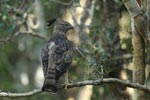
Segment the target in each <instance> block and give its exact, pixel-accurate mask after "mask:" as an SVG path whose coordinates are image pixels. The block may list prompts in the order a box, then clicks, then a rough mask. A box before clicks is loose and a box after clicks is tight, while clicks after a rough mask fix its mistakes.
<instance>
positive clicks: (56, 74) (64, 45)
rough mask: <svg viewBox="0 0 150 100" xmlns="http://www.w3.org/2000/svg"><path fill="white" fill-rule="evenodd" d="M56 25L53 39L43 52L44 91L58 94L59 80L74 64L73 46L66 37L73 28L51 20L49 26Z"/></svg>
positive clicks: (59, 21) (68, 24)
mask: <svg viewBox="0 0 150 100" xmlns="http://www.w3.org/2000/svg"><path fill="white" fill-rule="evenodd" d="M54 22H55V23H56V24H55V26H54V30H53V33H52V36H51V38H50V39H49V41H48V42H47V43H46V45H45V46H44V47H43V49H42V52H41V57H42V63H43V72H44V78H45V80H44V84H43V87H42V91H46V92H56V91H57V88H58V80H59V78H60V77H61V76H62V75H63V74H64V73H65V72H66V71H67V70H68V68H69V66H70V65H71V62H72V53H73V50H72V45H73V43H72V42H71V41H69V40H68V39H67V37H66V33H67V31H68V30H70V29H73V26H72V25H71V24H70V23H68V22H66V21H64V20H62V19H60V18H57V19H56V20H55V19H54V20H50V21H49V25H51V24H52V23H54Z"/></svg>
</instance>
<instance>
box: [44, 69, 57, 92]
mask: <svg viewBox="0 0 150 100" xmlns="http://www.w3.org/2000/svg"><path fill="white" fill-rule="evenodd" d="M52 71H53V70H49V72H48V74H47V75H46V77H45V81H44V84H43V87H42V91H46V92H53V93H55V92H56V91H57V80H56V79H55V73H54V72H52Z"/></svg>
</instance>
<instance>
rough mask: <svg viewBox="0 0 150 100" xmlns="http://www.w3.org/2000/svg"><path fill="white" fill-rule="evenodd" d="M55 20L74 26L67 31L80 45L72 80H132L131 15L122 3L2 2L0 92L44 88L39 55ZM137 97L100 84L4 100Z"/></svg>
mask: <svg viewBox="0 0 150 100" xmlns="http://www.w3.org/2000/svg"><path fill="white" fill-rule="evenodd" d="M56 16H57V17H61V18H62V19H64V20H66V21H68V22H69V23H71V24H72V25H73V26H74V28H75V29H74V30H73V31H69V32H68V33H67V34H68V35H67V36H68V38H69V39H70V40H71V41H73V42H74V43H75V44H76V47H74V49H75V52H74V60H73V62H72V66H71V68H70V70H69V80H70V82H79V81H85V80H96V79H102V78H103V77H104V78H110V77H114V78H120V79H123V80H132V77H131V76H132V45H131V29H130V16H129V14H128V12H127V10H126V8H125V7H124V5H123V3H122V1H121V0H0V90H2V91H6V92H16V93H19V92H27V91H30V90H33V89H35V88H41V87H42V84H43V71H42V65H41V58H40V52H41V49H42V47H43V45H44V43H45V42H46V40H47V39H48V38H49V37H50V36H51V33H52V31H53V27H54V25H52V26H50V27H47V26H46V21H47V20H49V19H51V18H54V17H56ZM77 47H78V48H77ZM77 49H78V50H77ZM77 51H80V52H81V53H82V54H81V53H79V52H77ZM63 78H64V77H62V80H63ZM62 82H63V81H62ZM148 83H149V82H147V84H148ZM132 94H133V90H132V89H131V88H127V87H124V86H120V85H117V84H100V85H99V86H84V87H75V88H71V89H67V90H60V91H58V92H57V93H56V94H50V93H40V94H37V95H34V96H31V97H24V98H5V97H0V100H40V99H41V100H129V99H130V98H131V96H132Z"/></svg>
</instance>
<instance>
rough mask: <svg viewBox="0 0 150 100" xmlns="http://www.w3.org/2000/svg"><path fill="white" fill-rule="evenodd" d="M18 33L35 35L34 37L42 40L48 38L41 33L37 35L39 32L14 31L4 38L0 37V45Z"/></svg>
mask: <svg viewBox="0 0 150 100" xmlns="http://www.w3.org/2000/svg"><path fill="white" fill-rule="evenodd" d="M18 35H30V36H32V37H36V38H39V39H41V40H44V41H47V40H48V38H47V37H44V36H42V35H39V34H36V33H33V32H28V31H26V32H16V33H14V34H12V33H11V34H10V35H9V36H7V37H6V38H5V39H0V45H3V44H5V43H7V42H9V41H10V40H11V39H13V38H14V37H16V36H18Z"/></svg>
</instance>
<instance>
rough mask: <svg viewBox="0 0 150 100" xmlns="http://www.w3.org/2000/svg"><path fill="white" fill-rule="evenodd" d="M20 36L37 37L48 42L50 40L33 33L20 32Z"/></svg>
mask: <svg viewBox="0 0 150 100" xmlns="http://www.w3.org/2000/svg"><path fill="white" fill-rule="evenodd" d="M18 34H19V35H30V36H32V37H36V38H39V39H41V40H45V41H46V40H48V38H47V37H44V36H42V35H39V34H36V33H33V32H28V31H27V32H21V33H20V32H19V33H18Z"/></svg>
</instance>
